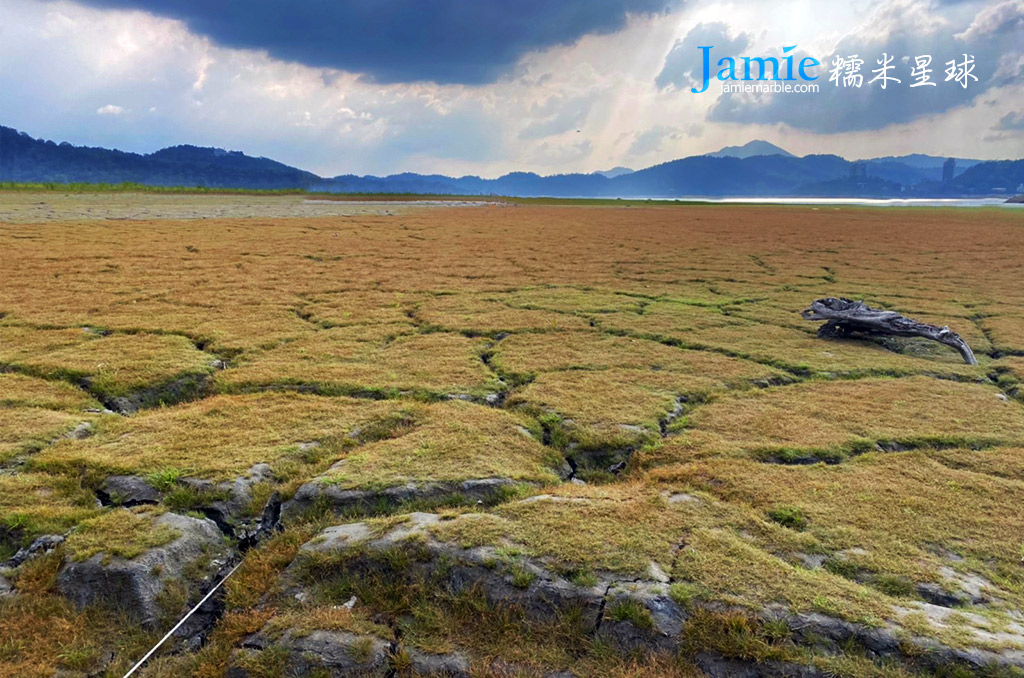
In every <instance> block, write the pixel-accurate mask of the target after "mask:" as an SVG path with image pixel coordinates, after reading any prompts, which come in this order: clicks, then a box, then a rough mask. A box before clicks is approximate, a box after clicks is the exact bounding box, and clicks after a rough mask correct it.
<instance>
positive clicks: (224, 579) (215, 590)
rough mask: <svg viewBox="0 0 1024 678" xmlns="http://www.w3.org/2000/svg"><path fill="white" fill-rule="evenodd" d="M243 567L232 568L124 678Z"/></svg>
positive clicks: (135, 669)
mask: <svg viewBox="0 0 1024 678" xmlns="http://www.w3.org/2000/svg"><path fill="white" fill-rule="evenodd" d="M241 565H242V563H241V561H239V562H238V564H237V565H235V566H234V567H233V568H231V571H230V572H228V573H227V574H226V575H224V578H223V579H221V580H220V581H219V582H217V584H216V585H215V586H214V587H213V588H212V589H210V590H209V591H207V592H206V595H205V596H203V599H202V600H200V601H199V602H198V603H196V606H195V607H193V608H192V609H191V610H189V611H188V614H186V615H185V616H184V617H182V618H181V620H180V621H179V622H178V623H177V624H175V625H174V628H172V629H171V630H170V631H168V632H167V634H166V635H164V637H163V638H161V639H160V642H159V643H157V644H156V645H154V646H153V647H152V648H151V649H150V651H149V652H147V653H146V654H145V656H143V657H142V659H140V660H139V661H138V662H137V663H136V664H135V666H133V667H132V668H131V670H129V671H128V673H126V674H124V678H128V676H130V675H132V674H133V673H135V672H136V671H137V670H138V669H139V667H140V666H142V665H143V664H145V663H146V660H147V659H149V658H150V657H152V656H153V653H154V652H156V651H157V650H158V649H160V646H161V645H163V644H164V643H165V642H167V639H168V638H170V637H171V636H173V635H174V632H175V631H177V630H178V629H179V628H181V625H182V624H184V623H185V622H186V621H188V618H189V617H191V616H192V615H193V614H194V613H195V611H196V610H198V609H199V607H200V606H201V605H202V604H203V603H205V602H206V601H207V600H209V599H210V596H212V595H213V594H214V593H216V592H217V589H219V588H220V585H221V584H223V583H224V582H226V581H227V579H228V577H230V576H231V575H233V574H234V573H235V570H237V569H238V568H239V567H241Z"/></svg>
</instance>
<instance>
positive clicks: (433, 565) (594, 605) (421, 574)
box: [293, 513, 607, 628]
mask: <svg viewBox="0 0 1024 678" xmlns="http://www.w3.org/2000/svg"><path fill="white" fill-rule="evenodd" d="M439 520H440V518H439V517H438V516H437V515H435V514H432V513H412V514H410V515H409V519H408V520H407V521H406V522H404V523H400V524H399V525H398V526H396V527H394V528H392V529H391V530H390V531H388V532H386V533H384V534H383V535H381V536H374V533H373V532H372V531H371V530H370V528H369V527H368V526H367V525H366V524H365V523H350V524H347V525H338V526H335V527H329V528H327V529H326V530H324V531H322V532H321V533H320V534H319V535H318V536H317V537H315V538H314V539H312V540H310V541H309V542H307V543H306V544H305V545H303V547H302V548H301V550H300V557H299V558H297V559H296V563H298V562H301V554H303V553H307V554H309V553H319V554H334V555H338V556H341V557H343V558H348V560H347V562H346V563H345V567H346V568H348V569H350V570H351V571H352V572H354V573H356V574H358V573H360V572H371V571H372V572H382V571H385V572H386V571H388V568H389V564H388V562H387V561H388V555H389V553H390V552H391V551H393V550H394V549H396V548H402V547H410V548H415V549H417V550H418V551H419V552H420V553H419V554H418V555H417V557H416V558H414V559H413V562H412V563H410V564H409V567H408V568H407V569H406V570H403V571H401V572H393V573H392V574H393V575H394V576H396V577H404V578H407V579H408V580H410V581H413V580H419V579H426V578H431V577H433V578H434V581H436V582H437V585H440V586H442V587H444V588H446V589H447V590H449V591H451V592H454V593H458V592H461V591H463V590H465V589H468V588H471V587H478V589H479V591H480V592H481V593H482V594H483V596H484V597H485V598H486V599H487V600H489V601H491V602H492V603H494V604H507V605H513V606H515V607H517V608H519V609H520V610H521V611H522V612H523V613H524V614H525V615H526V616H528V617H531V618H535V619H552V618H554V617H557V616H558V615H559V614H560V613H561V612H562V611H563V610H564V609H566V608H568V607H574V608H578V609H579V610H580V612H581V615H582V617H583V623H584V624H585V625H587V626H589V627H591V628H593V627H596V626H597V624H598V620H599V618H600V613H601V609H602V607H603V601H604V593H605V590H606V588H607V585H600V584H599V585H595V586H593V587H589V588H584V587H580V586H577V585H575V584H573V583H571V582H569V581H568V580H566V579H564V578H563V577H561V576H559V575H557V574H555V573H554V572H551V571H549V570H548V569H547V568H545V567H544V566H543V565H542V564H540V563H539V562H536V561H531V560H528V559H525V558H520V559H517V560H515V561H504V560H503V559H502V558H500V557H499V556H498V554H497V551H496V550H495V549H494V548H493V547H490V546H481V547H476V548H470V549H463V548H461V547H459V546H458V545H456V544H451V543H447V542H442V541H439V540H437V539H435V538H434V537H433V536H432V535H431V533H430V531H429V528H430V526H431V525H433V524H435V523H437V522H438V521H439ZM293 567H294V565H293Z"/></svg>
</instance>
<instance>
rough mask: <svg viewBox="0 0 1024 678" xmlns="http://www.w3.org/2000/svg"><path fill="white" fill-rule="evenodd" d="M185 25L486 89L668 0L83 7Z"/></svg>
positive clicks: (274, 1)
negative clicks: (535, 58)
mask: <svg viewBox="0 0 1024 678" xmlns="http://www.w3.org/2000/svg"><path fill="white" fill-rule="evenodd" d="M85 2H86V4H89V5H93V6H97V7H105V8H120V9H137V10H143V11H147V12H152V13H154V14H158V15H162V16H167V17H171V18H174V19H179V20H181V21H184V22H185V23H186V24H187V25H188V26H189V28H190V29H191V30H192V31H194V32H197V33H200V34H203V35H207V36H209V37H210V38H211V39H213V40H214V41H215V42H217V43H218V44H220V45H223V46H227V47H237V48H248V49H265V50H267V52H268V53H269V54H270V55H271V56H273V57H276V58H279V59H284V60H287V61H296V62H299V63H302V64H306V65H308V66H316V67H329V68H337V69H341V70H345V71H351V72H355V73H363V74H366V75H367V76H368V77H370V78H372V79H374V80H376V81H378V82H382V83H393V82H413V81H421V80H429V81H434V82H438V83H463V84H483V83H488V82H493V81H494V80H496V79H497V78H498V77H500V76H501V75H502V74H504V73H506V72H507V71H508V70H509V68H510V67H511V66H512V65H514V64H515V63H516V61H518V59H519V58H520V57H521V56H522V55H523V54H525V53H526V52H528V51H531V50H536V49H541V48H545V47H550V46H553V45H560V44H568V43H572V42H574V41H576V40H577V39H579V38H580V37H582V36H584V35H587V34H590V33H609V32H614V31H616V30H618V29H619V28H621V27H622V26H623V25H624V24H625V21H626V15H627V13H655V12H661V11H664V10H665V9H667V7H668V6H669V5H670V4H675V3H674V2H673V0H560V1H559V2H546V1H543V0H515V1H511V0H472V1H470V2H466V1H465V0H333V1H332V0H293V1H291V2H286V1H284V0H248V1H247V2H236V1H232V0H146V1H145V2H143V1H142V0H85Z"/></svg>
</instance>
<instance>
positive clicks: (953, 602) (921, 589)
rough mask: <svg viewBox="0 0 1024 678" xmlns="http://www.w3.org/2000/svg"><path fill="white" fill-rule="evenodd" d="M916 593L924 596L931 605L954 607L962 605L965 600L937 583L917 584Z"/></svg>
mask: <svg viewBox="0 0 1024 678" xmlns="http://www.w3.org/2000/svg"><path fill="white" fill-rule="evenodd" d="M916 588H917V595H919V596H921V597H922V598H924V599H925V600H926V601H928V602H929V603H932V604H933V605H941V606H942V607H955V606H958V605H963V604H964V603H965V602H966V601H965V600H964V599H963V598H961V597H960V596H955V595H953V594H952V593H950V592H949V591H947V590H946V589H944V588H942V587H941V586H939V585H938V584H932V583H930V582H928V583H922V584H918V585H917V587H916Z"/></svg>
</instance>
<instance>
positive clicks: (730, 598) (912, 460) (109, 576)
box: [0, 196, 1024, 678]
mask: <svg viewBox="0 0 1024 678" xmlns="http://www.w3.org/2000/svg"><path fill="white" fill-rule="evenodd" d="M105 199H106V198H104V199H103V200H105ZM136 199H137V200H140V201H142V202H143V203H145V202H146V201H147V200H152V201H153V204H152V205H148V204H140V205H135V204H134V203H132V204H131V206H132V208H133V209H135V208H139V209H142V210H143V211H141V212H139V214H147V213H148V212H146V211H145V210H148V209H152V210H164V212H165V213H161V218H160V219H159V220H156V219H154V220H152V221H145V222H142V221H123V220H121V219H120V218H114V219H106V218H101V217H103V216H104V214H106V213H104V212H103V210H104V209H113V208H112V207H110V206H106V207H105V206H104V205H102V204H100V203H102V202H103V200H100V199H95V200H94V199H92V198H87V197H82V199H81V204H79V205H76V204H75V198H74V197H73V196H67V197H63V198H61V201H63V202H61V203H60V204H58V203H57V202H54V203H53V204H52V205H50V206H46V205H44V206H41V207H40V209H44V212H46V213H45V214H44V213H43V212H40V213H39V214H41V215H42V216H39V215H37V216H36V217H33V220H35V219H37V218H38V219H51V223H37V224H31V223H25V224H13V223H4V224H0V257H2V261H0V265H2V266H3V270H4V271H5V275H6V273H7V272H8V271H9V272H10V275H8V276H7V280H6V281H5V285H4V286H3V287H2V288H0V560H2V561H3V566H2V569H0V676H19V677H20V676H35V675H39V676H48V675H54V674H55V673H59V674H60V675H62V676H90V675H109V676H120V675H123V673H124V672H125V671H126V670H127V669H128V668H129V667H130V666H131V665H132V664H133V663H134V662H135V661H136V660H137V659H138V658H139V657H141V656H142V655H143V654H145V652H146V651H147V650H148V649H149V648H150V647H151V646H152V645H153V644H154V643H155V642H156V641H157V640H158V639H159V638H160V637H161V636H162V635H163V633H164V632H166V631H167V630H168V629H169V628H171V626H173V625H174V624H175V623H176V622H177V621H178V620H179V619H180V618H181V616H182V615H183V614H184V613H185V612H186V611H187V610H189V609H190V608H191V607H192V606H193V605H194V604H195V603H196V602H198V601H199V600H200V599H201V598H202V597H203V596H204V595H205V594H206V593H207V592H208V591H210V590H211V588H212V587H214V586H215V585H216V584H217V583H218V582H219V581H221V580H222V578H223V577H224V576H225V574H227V573H228V572H232V571H233V572H234V574H233V575H232V576H231V577H230V578H228V579H227V580H226V582H225V583H224V585H223V587H222V588H220V589H218V590H217V593H216V594H215V595H213V596H212V597H211V598H210V600H208V601H207V603H204V604H203V605H202V606H200V608H199V610H198V612H197V613H196V614H195V615H193V616H192V617H191V618H190V619H189V621H188V622H187V623H186V624H185V625H183V626H182V628H181V629H180V631H179V632H178V633H177V634H176V635H175V636H174V637H173V638H172V639H171V640H170V641H169V642H168V643H167V644H166V645H165V646H164V647H163V648H162V649H161V650H160V651H159V652H158V653H157V654H156V656H155V657H154V658H153V659H151V660H150V662H149V663H147V664H146V665H145V666H144V667H143V669H142V670H141V672H140V674H141V675H149V676H154V677H156V676H164V675H192V676H203V677H207V676H234V677H236V678H241V677H243V676H245V677H251V678H263V677H266V676H324V675H334V676H373V675H379V676H405V675H424V676H426V675H433V676H559V677H562V678H565V677H568V676H591V675H602V676H621V677H622V678H625V677H626V676H631V677H632V676H639V677H645V676H651V677H653V676H701V675H709V676H808V677H811V676H848V677H850V678H860V677H866V676H878V677H879V678H903V677H910V676H930V675H940V676H961V675H962V676H968V675H988V676H1017V675H1024V615H1022V611H1021V610H1022V606H1024V563H1022V560H1021V557H1022V555H1024V537H1022V536H1021V535H1024V515H1022V514H1021V512H1020V511H1019V506H1021V505H1022V503H1024V402H1022V395H1021V391H1020V389H1019V380H1020V379H1022V378H1024V368H1022V367H1021V364H1022V363H1021V359H1022V356H1024V344H1022V343H1021V340H1020V337H1021V336H1022V332H1024V325H1022V324H1021V322H1020V320H1019V318H1020V317H1021V313H1022V312H1024V296H1022V294H1021V292H1020V290H1019V285H1018V284H1017V281H1016V278H1015V275H1014V274H1013V272H1014V271H1016V270H1017V263H1016V261H1015V258H1014V256H1013V253H1014V252H1019V251H1022V246H1024V230H1022V228H1021V226H1022V225H1024V224H1022V222H1021V220H1020V218H1019V217H1017V216H1015V215H1013V214H1009V215H1008V214H1001V213H992V214H987V213H986V214H985V215H983V216H985V218H984V219H979V218H976V216H975V215H974V214H973V213H970V214H962V213H961V214H958V213H953V212H948V211H942V210H920V211H918V210H914V211H908V212H907V213H905V214H900V215H897V217H893V216H892V214H891V213H886V212H885V211H883V210H864V209H856V210H853V209H851V210H847V209H840V210H838V211H834V212H830V213H829V214H827V215H822V214H821V213H820V212H819V211H815V210H812V209H807V208H785V209H778V208H753V207H722V206H700V207H696V206H691V207H675V208H646V209H638V208H635V207H634V208H628V209H626V208H589V207H522V206H518V207H510V206H495V205H481V206H479V207H477V208H475V209H472V210H466V209H456V208H449V207H444V206H431V207H429V208H423V209H419V208H416V209H413V208H406V207H403V208H402V209H401V210H391V213H388V211H389V210H388V207H389V206H378V207H379V209H378V207H373V208H372V210H371V209H370V207H367V206H363V208H364V211H359V212H351V213H349V212H345V211H344V210H347V209H348V206H346V205H344V204H342V205H328V206H327V207H325V208H324V209H332V210H339V212H338V213H335V212H331V213H329V214H317V215H308V216H307V215H301V214H300V213H295V214H299V216H294V218H284V214H279V213H278V212H275V210H284V212H285V213H287V210H288V209H290V207H288V204H286V203H287V201H286V200H284V199H279V198H272V199H271V198H268V199H266V202H261V201H263V200H264V199H263V198H250V197H245V198H240V197H228V198H224V201H223V204H220V203H218V202H217V201H218V200H219V198H218V196H203V200H200V201H193V203H194V204H193V203H190V202H189V201H190V200H191V198H190V197H187V196H186V197H179V196H175V197H174V198H173V199H172V198H171V197H164V196H161V197H160V198H153V199H150V198H147V197H145V196H136V197H133V198H131V200H136ZM174 199H178V200H182V201H184V202H182V203H180V204H176V203H175V202H174ZM97 200H98V202H97ZM240 200H242V201H251V204H246V205H243V207H244V209H245V210H247V211H245V212H244V213H238V214H235V213H233V212H230V211H229V212H223V214H222V212H221V210H232V209H239V205H241V203H240V202H239V201H240ZM158 203H159V204H158ZM289 204H290V203H289ZM37 207H38V206H37ZM186 207H187V208H188V209H195V210H199V211H200V212H202V211H203V210H206V213H205V214H206V216H209V217H211V218H209V219H205V220H203V221H202V222H200V221H199V220H197V219H195V218H192V217H196V216H197V215H198V213H197V214H192V213H189V214H188V215H187V216H188V217H190V218H188V219H175V218H174V214H172V212H173V210H176V209H185V208H186ZM317 208H318V209H319V207H317ZM117 209H118V210H121V209H123V206H122V207H118V208H117ZM61 210H66V212H65V213H64V216H63V217H61V216H60V212H61ZM75 210H84V211H87V212H88V219H87V220H82V221H69V220H67V219H70V218H75V219H77V218H78V216H81V215H80V214H79V212H77V211H75ZM365 210H370V211H365ZM230 214H235V216H232V217H230V218H225V217H224V215H230ZM54 215H57V217H56V220H55V221H54V220H53V219H54ZM153 215H154V216H155V215H156V212H153ZM109 216H114V217H119V216H121V213H120V212H110V213H109ZM165 217H166V218H165ZM894 218H899V219H900V223H899V224H898V228H894V225H893V219H894ZM10 220H11V221H13V219H10ZM964 231H969V232H970V233H971V236H972V242H973V243H976V244H975V245H973V246H972V247H968V248H964V247H963V246H962V245H956V246H953V245H951V244H950V243H953V242H958V243H959V242H962V239H960V240H958V239H955V238H952V237H951V235H950V234H953V233H963V232H964ZM822 237H827V238H828V240H829V241H830V242H834V243H836V245H835V247H836V249H835V250H834V251H833V250H826V251H822V250H820V249H815V248H814V246H812V242H821V241H822V240H821V238H822ZM723 242H727V243H728V246H723V244H722V243H723ZM810 251H813V254H814V256H813V257H808V252H810ZM924 252H927V254H924ZM894 262H895V263H894ZM183 273H187V275H182V274H183ZM908 275H909V278H908V277H907V276H908ZM823 296H844V297H849V298H863V299H865V300H866V301H867V302H868V303H870V304H871V306H872V307H878V308H891V309H892V310H897V311H899V312H901V313H905V314H907V315H910V316H912V317H914V318H918V319H920V320H922V321H925V322H929V323H934V324H940V325H942V324H949V325H950V326H951V327H953V329H954V330H955V331H956V332H958V333H959V334H960V335H961V336H963V337H964V338H965V339H966V340H967V341H968V342H969V343H970V344H971V346H972V348H974V350H975V353H976V355H977V357H978V362H979V364H978V365H976V366H968V365H964V364H963V361H962V360H961V359H960V356H959V355H958V354H957V353H956V352H955V351H953V350H952V349H949V348H948V347H944V346H941V345H935V344H933V342H924V341H919V340H915V339H906V340H904V339H886V340H878V341H873V340H849V339H838V340H824V339H820V338H818V337H816V336H815V334H814V333H815V329H816V327H815V326H814V325H813V324H809V323H806V322H805V321H803V320H802V319H801V318H800V316H799V311H800V310H801V309H802V308H804V307H806V305H807V303H809V302H810V301H811V300H812V299H815V298H820V297H823ZM236 566H237V570H235V569H234V568H235V567H236Z"/></svg>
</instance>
